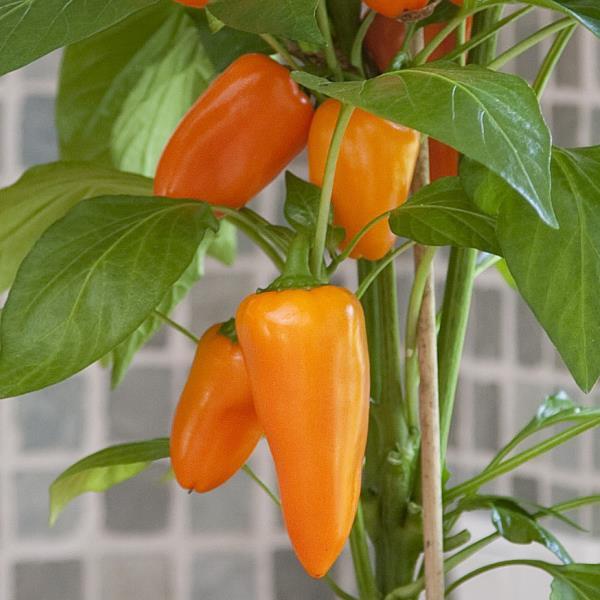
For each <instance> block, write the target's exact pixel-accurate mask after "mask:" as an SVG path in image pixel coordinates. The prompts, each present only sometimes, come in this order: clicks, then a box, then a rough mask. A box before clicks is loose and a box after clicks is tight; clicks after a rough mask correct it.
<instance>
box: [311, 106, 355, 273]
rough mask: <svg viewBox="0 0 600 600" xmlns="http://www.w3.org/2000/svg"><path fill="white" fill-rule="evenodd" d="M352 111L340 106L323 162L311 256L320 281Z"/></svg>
mask: <svg viewBox="0 0 600 600" xmlns="http://www.w3.org/2000/svg"><path fill="white" fill-rule="evenodd" d="M353 110H354V107H353V106H351V105H349V104H342V106H341V109H340V114H339V115H338V120H337V123H336V125H335V129H334V131H333V137H332V138H331V145H330V146H329V152H328V153H327V161H326V162H325V174H324V175H323V185H322V187H321V198H320V201H319V214H318V217H317V228H316V231H315V245H314V247H313V251H312V256H311V268H312V272H313V274H314V276H315V277H316V278H317V279H321V275H322V267H323V253H324V251H325V241H326V238H327V226H328V225H329V210H330V207H331V195H332V194H333V183H334V181H335V166H336V163H337V159H338V156H339V155H340V150H341V147H342V140H343V139H344V133H345V131H346V127H347V126H348V123H349V122H350V117H351V116H352V111H353Z"/></svg>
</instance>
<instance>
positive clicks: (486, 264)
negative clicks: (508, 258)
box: [475, 254, 502, 278]
mask: <svg viewBox="0 0 600 600" xmlns="http://www.w3.org/2000/svg"><path fill="white" fill-rule="evenodd" d="M501 260H502V257H501V256H495V255H494V254H491V255H490V256H488V257H487V258H486V259H484V260H482V261H481V262H480V263H478V264H477V265H476V266H475V278H477V277H479V276H480V275H481V274H482V273H483V272H484V271H487V270H488V269H489V268H490V267H493V266H494V265H495V264H498V263H499V262H500V261H501Z"/></svg>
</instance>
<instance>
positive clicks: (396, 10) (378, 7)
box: [365, 0, 429, 17]
mask: <svg viewBox="0 0 600 600" xmlns="http://www.w3.org/2000/svg"><path fill="white" fill-rule="evenodd" d="M428 2H429V0H365V4H366V5H367V6H368V7H370V8H372V9H373V10H374V11H376V12H378V13H379V14H381V15H384V16H386V17H397V16H399V15H401V14H402V13H403V12H405V11H407V10H419V9H420V8H423V7H425V6H427V3H428Z"/></svg>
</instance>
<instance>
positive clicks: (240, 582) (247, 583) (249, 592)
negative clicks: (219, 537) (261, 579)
mask: <svg viewBox="0 0 600 600" xmlns="http://www.w3.org/2000/svg"><path fill="white" fill-rule="evenodd" d="M192 569H193V572H192V594H191V596H190V597H191V598H202V600H259V599H258V597H257V595H256V574H255V564H254V559H253V558H252V556H251V555H249V554H246V553H240V552H237V553H233V552H232V553H228V554H225V553H215V552H210V553H202V554H198V555H197V556H196V558H195V559H194V564H193V567H192ZM277 598H278V600H284V598H280V597H279V596H277ZM260 600H262V599H260ZM307 600H308V599H307Z"/></svg>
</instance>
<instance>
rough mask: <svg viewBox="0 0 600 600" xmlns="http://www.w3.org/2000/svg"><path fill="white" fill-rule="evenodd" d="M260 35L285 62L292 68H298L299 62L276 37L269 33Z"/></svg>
mask: <svg viewBox="0 0 600 600" xmlns="http://www.w3.org/2000/svg"><path fill="white" fill-rule="evenodd" d="M260 37H261V38H262V39H263V40H264V41H265V42H266V43H267V44H269V46H271V48H273V50H275V52H276V53H277V54H279V55H280V56H281V58H283V59H284V60H285V62H286V63H287V64H288V65H289V66H290V67H292V69H296V70H298V69H300V68H301V66H300V63H299V62H298V61H297V60H296V59H295V58H294V57H293V56H292V55H291V54H290V53H289V52H288V50H287V48H286V47H285V46H284V45H283V44H282V43H281V42H279V41H278V40H277V38H276V37H275V36H273V35H271V34H270V33H261V34H260Z"/></svg>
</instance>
